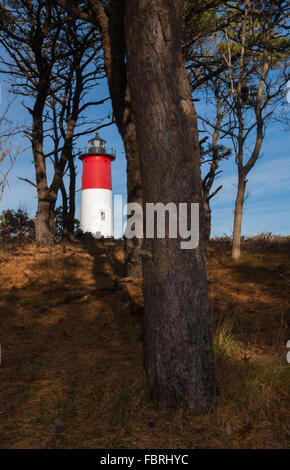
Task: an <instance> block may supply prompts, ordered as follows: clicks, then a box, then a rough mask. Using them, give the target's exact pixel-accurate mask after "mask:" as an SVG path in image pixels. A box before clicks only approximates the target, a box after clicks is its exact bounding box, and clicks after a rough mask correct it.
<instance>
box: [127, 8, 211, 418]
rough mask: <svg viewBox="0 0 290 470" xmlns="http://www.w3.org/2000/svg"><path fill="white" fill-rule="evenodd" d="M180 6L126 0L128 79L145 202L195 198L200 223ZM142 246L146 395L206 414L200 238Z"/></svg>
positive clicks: (207, 343) (207, 350)
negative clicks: (192, 245) (185, 244)
mask: <svg viewBox="0 0 290 470" xmlns="http://www.w3.org/2000/svg"><path fill="white" fill-rule="evenodd" d="M182 11H183V1H182V0H168V1H166V2H159V1H157V0H139V1H136V0H127V2H126V15H125V19H126V23H125V31H126V44H127V65H128V81H129V85H130V91H131V97H132V106H133V114H134V118H135V123H136V134H137V143H138V149H139V155H140V165H141V177H142V188H143V195H144V202H145V203H149V202H154V203H157V202H161V203H163V204H167V203H169V202H173V203H176V204H179V203H185V202H186V203H191V202H197V203H199V204H200V209H201V210H200V216H201V221H202V223H203V214H204V211H203V204H202V188H201V174H200V155H199V144H198V131H197V121H196V114H195V110H194V107H193V104H192V100H191V90H190V86H189V82H188V80H187V76H186V71H185V66H184V62H183V57H182V50H181V30H182ZM140 84H142V85H141V86H140ZM193 156H194V158H193ZM192 223H196V221H192ZM200 232H201V233H202V232H203V231H202V230H200ZM145 243H146V247H145V248H146V249H149V250H151V251H152V259H149V258H146V259H144V267H143V269H144V297H145V331H146V334H145V344H146V370H147V377H148V384H149V389H150V393H151V396H152V397H153V398H154V399H155V400H156V401H157V403H158V405H159V407H161V408H164V407H172V406H174V407H175V406H178V405H179V404H183V405H185V406H187V407H189V408H190V409H191V410H194V411H196V412H206V411H208V409H209V407H210V405H211V403H212V399H213V396H214V391H215V379H214V369H213V354H212V338H211V332H210V321H209V308H208V287H207V279H206V267H205V243H204V240H203V239H201V243H200V245H199V246H198V248H196V249H194V250H188V249H186V250H185V249H181V247H180V238H179V239H173V238H168V236H166V238H165V239H157V238H154V239H146V242H145Z"/></svg>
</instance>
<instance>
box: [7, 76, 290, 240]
mask: <svg viewBox="0 0 290 470" xmlns="http://www.w3.org/2000/svg"><path fill="white" fill-rule="evenodd" d="M4 80H5V77H2V87H1V88H2V94H1V95H2V99H1V104H0V114H1V111H3V110H4V109H5V106H6V103H7V99H9V98H8V88H9V86H8V85H7V83H5V81H4ZM95 94H96V95H97V99H99V98H100V97H101V96H104V94H106V96H108V91H107V86H106V83H105V82H104V81H103V82H102V83H101V84H100V85H99V86H98V87H96V91H95ZM95 98H96V96H95ZM10 99H11V98H10ZM199 106H202V105H201V104H200V105H199ZM110 111H111V106H110V103H109V102H107V103H106V104H104V105H102V106H100V107H98V109H97V110H91V111H90V117H91V118H94V119H96V120H97V119H99V118H101V117H103V116H105V115H107V114H109V113H110ZM9 118H10V119H11V120H12V121H14V122H19V123H23V122H25V121H26V122H27V124H29V123H30V116H29V115H28V114H27V112H26V111H25V108H24V107H23V105H22V104H21V99H17V100H16V101H15V102H14V103H13V105H12V107H11V109H10V112H9ZM100 134H101V136H102V137H103V138H104V139H105V140H107V142H108V146H110V147H114V148H115V149H116V151H117V159H116V161H115V162H113V164H112V179H113V192H114V194H122V195H123V197H124V200H125V199H126V159H125V154H124V148H123V144H122V139H121V137H120V135H119V133H118V130H117V128H116V127H115V126H111V127H107V128H104V129H103V130H102V131H101V132H100ZM87 140H88V138H87V137H82V138H80V140H79V142H78V147H80V148H82V149H84V148H85V146H86V145H87ZM17 145H21V147H22V152H21V154H20V155H19V157H18V159H17V161H16V163H15V165H14V167H13V169H12V171H11V173H10V175H9V187H7V188H6V191H5V194H4V197H3V199H2V201H1V202H0V212H2V210H4V209H7V208H10V209H17V208H19V207H21V208H24V209H26V210H27V211H28V212H29V213H30V214H35V212H36V205H37V200H36V190H35V188H33V187H32V186H31V185H29V184H27V183H26V182H23V181H20V180H19V179H18V177H19V176H20V177H23V178H29V179H32V180H34V167H33V163H32V153H31V149H30V148H29V143H28V141H27V140H26V139H25V138H24V137H23V136H21V135H19V136H18V137H15V138H14V139H13V147H14V148H16V147H17ZM289 163H290V137H289V133H287V132H286V131H285V130H283V129H282V128H281V126H280V125H279V124H278V123H274V122H273V123H272V124H271V125H270V126H269V127H268V129H267V134H266V138H265V141H264V145H263V148H262V157H261V158H260V159H259V161H258V162H257V164H256V166H255V167H254V169H253V170H252V171H251V172H250V174H249V176H248V185H247V200H246V204H245V213H244V219H243V227H242V233H243V234H244V235H254V234H256V233H259V232H262V231H267V232H272V233H276V234H283V235H289V234H290V165H289ZM77 168H78V176H77V188H78V189H80V184H81V183H80V177H81V162H79V161H78V165H77ZM222 170H223V173H222V174H221V175H220V176H219V178H218V180H217V181H216V183H215V187H216V186H217V185H221V184H222V185H223V189H222V190H221V191H220V192H219V193H218V194H217V196H216V197H215V198H214V199H213V200H212V216H213V220H212V235H213V236H221V235H223V234H228V235H230V234H231V233H232V225H233V211H234V201H235V194H236V182H237V172H236V168H235V165H234V162H233V161H232V160H230V161H227V162H224V164H223V165H222ZM48 175H51V172H50V171H48ZM80 197H81V193H80V192H78V193H77V197H76V205H77V213H76V216H77V217H78V218H79V213H80Z"/></svg>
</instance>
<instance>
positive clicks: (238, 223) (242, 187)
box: [232, 172, 246, 261]
mask: <svg viewBox="0 0 290 470" xmlns="http://www.w3.org/2000/svg"><path fill="white" fill-rule="evenodd" d="M245 191H246V177H245V175H244V174H243V173H242V172H239V181H238V192H237V197H236V204H235V217H234V231H233V248H232V258H233V259H234V260H235V261H237V260H238V259H239V258H240V256H241V232H242V219H243V208H244V202H245Z"/></svg>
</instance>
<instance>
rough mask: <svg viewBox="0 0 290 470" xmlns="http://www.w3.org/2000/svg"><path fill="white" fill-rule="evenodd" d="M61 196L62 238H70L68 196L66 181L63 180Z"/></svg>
mask: <svg viewBox="0 0 290 470" xmlns="http://www.w3.org/2000/svg"><path fill="white" fill-rule="evenodd" d="M60 191H61V198H62V238H63V239H67V238H68V197H67V192H66V188H65V185H64V182H63V181H62V184H61V187H60Z"/></svg>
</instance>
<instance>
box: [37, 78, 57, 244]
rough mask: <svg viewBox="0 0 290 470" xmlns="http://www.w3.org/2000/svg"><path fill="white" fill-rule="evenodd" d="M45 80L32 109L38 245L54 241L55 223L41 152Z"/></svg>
mask: <svg viewBox="0 0 290 470" xmlns="http://www.w3.org/2000/svg"><path fill="white" fill-rule="evenodd" d="M45 86H46V82H45V81H43V83H42V89H43V90H44V91H42V92H39V96H38V98H37V100H36V102H35V105H34V109H33V124H32V150H33V158H34V167H35V176H36V184H37V198H38V203H37V214H36V219H35V239H36V243H37V244H38V245H40V246H49V245H52V244H53V243H54V235H55V224H54V206H55V202H56V199H55V200H53V198H51V196H50V194H49V189H48V186H47V176H46V165H45V156H44V153H43V123H42V114H43V109H44V105H45V99H46V90H45Z"/></svg>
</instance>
